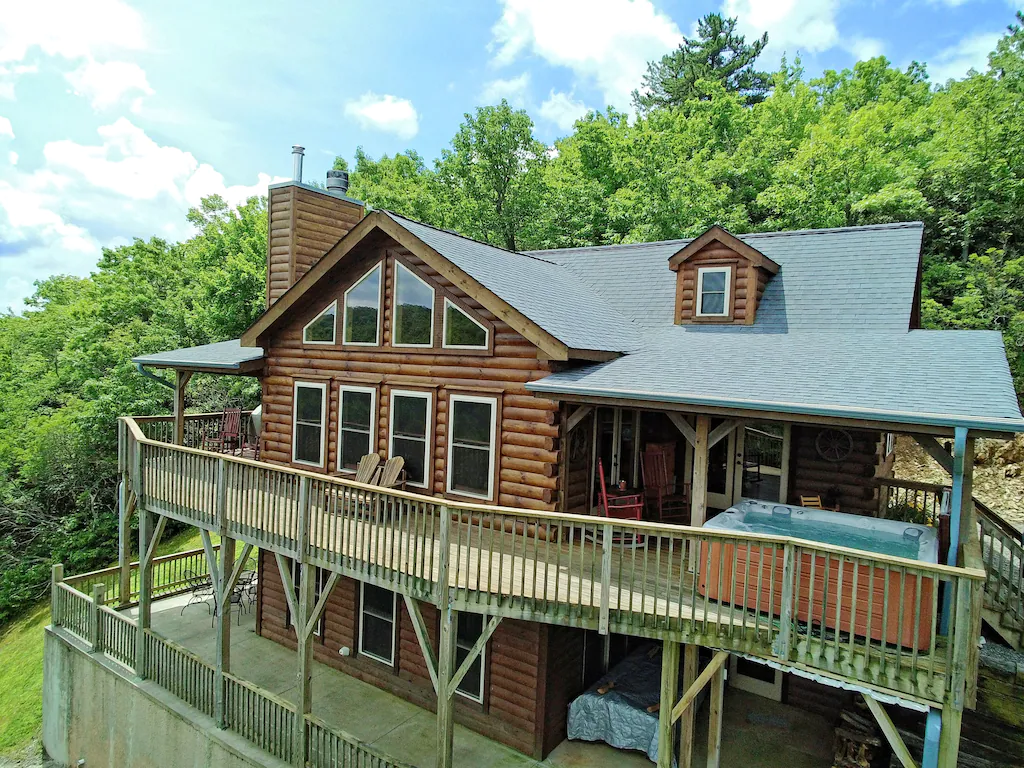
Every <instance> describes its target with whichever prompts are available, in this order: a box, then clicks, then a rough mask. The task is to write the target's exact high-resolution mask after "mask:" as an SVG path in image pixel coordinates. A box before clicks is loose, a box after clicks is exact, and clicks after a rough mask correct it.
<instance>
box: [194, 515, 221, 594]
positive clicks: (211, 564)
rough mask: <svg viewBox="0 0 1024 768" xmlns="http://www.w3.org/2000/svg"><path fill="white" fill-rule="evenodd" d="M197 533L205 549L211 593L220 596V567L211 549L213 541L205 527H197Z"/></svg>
mask: <svg viewBox="0 0 1024 768" xmlns="http://www.w3.org/2000/svg"><path fill="white" fill-rule="evenodd" d="M199 535H200V536H201V537H202V539H203V549H204V550H205V551H206V567H207V570H208V571H209V572H210V584H211V586H212V587H213V594H214V595H217V596H218V597H219V596H220V569H219V568H218V567H217V555H216V554H215V553H214V551H213V541H212V540H211V539H210V532H209V531H208V530H206V529H205V528H200V529H199Z"/></svg>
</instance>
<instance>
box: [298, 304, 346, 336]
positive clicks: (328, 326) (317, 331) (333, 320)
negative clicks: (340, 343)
mask: <svg viewBox="0 0 1024 768" xmlns="http://www.w3.org/2000/svg"><path fill="white" fill-rule="evenodd" d="M337 321H338V302H337V301H334V302H332V303H331V306H329V307H327V309H325V310H324V311H323V312H321V313H320V314H319V315H317V316H316V317H314V318H313V319H312V320H310V321H309V323H307V324H306V327H305V328H303V329H302V343H303V344H333V343H334V328H335V326H336V325H337Z"/></svg>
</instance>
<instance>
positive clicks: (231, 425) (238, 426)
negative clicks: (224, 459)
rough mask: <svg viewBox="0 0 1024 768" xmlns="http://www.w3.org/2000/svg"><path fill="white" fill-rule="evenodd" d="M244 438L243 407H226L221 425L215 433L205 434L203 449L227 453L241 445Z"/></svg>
mask: <svg viewBox="0 0 1024 768" xmlns="http://www.w3.org/2000/svg"><path fill="white" fill-rule="evenodd" d="M241 439H242V409H241V408H225V409H224V412H223V413H222V414H221V417H220V425H219V426H218V427H217V431H216V432H214V433H213V434H210V435H207V434H204V435H203V449H204V450H208V451H217V452H218V453H227V452H230V451H232V450H234V446H240V445H241Z"/></svg>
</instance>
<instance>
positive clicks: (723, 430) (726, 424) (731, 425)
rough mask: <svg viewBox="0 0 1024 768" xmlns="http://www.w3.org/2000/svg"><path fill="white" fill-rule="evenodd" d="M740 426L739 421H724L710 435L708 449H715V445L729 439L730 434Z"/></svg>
mask: <svg viewBox="0 0 1024 768" xmlns="http://www.w3.org/2000/svg"><path fill="white" fill-rule="evenodd" d="M738 426H739V421H738V420H737V419H728V420H727V421H723V422H722V423H721V424H719V425H718V426H717V427H715V428H714V429H713V430H712V431H711V433H710V434H709V435H708V448H714V447H715V445H717V444H718V443H720V442H721V441H722V440H723V439H724V438H726V437H728V436H729V434H730V433H731V432H732V431H733V430H734V429H736V427H738Z"/></svg>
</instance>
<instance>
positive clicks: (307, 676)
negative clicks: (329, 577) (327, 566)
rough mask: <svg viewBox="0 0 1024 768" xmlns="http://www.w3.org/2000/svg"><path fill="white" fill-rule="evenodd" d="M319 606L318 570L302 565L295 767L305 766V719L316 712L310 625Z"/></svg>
mask: <svg viewBox="0 0 1024 768" xmlns="http://www.w3.org/2000/svg"><path fill="white" fill-rule="evenodd" d="M315 602H316V566H315V565H310V564H309V563H302V565H301V566H300V567H299V606H298V607H299V614H298V616H296V621H295V631H296V632H297V633H298V635H299V637H298V649H297V650H298V667H297V669H296V673H297V679H296V682H297V684H298V685H297V690H296V695H295V729H294V734H295V750H294V754H293V762H294V763H295V765H297V766H300V768H301V767H302V766H305V765H306V751H307V750H306V747H307V744H306V715H309V714H311V713H312V712H313V629H314V627H315V623H314V622H312V621H311V618H312V616H313V605H314V603H315Z"/></svg>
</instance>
